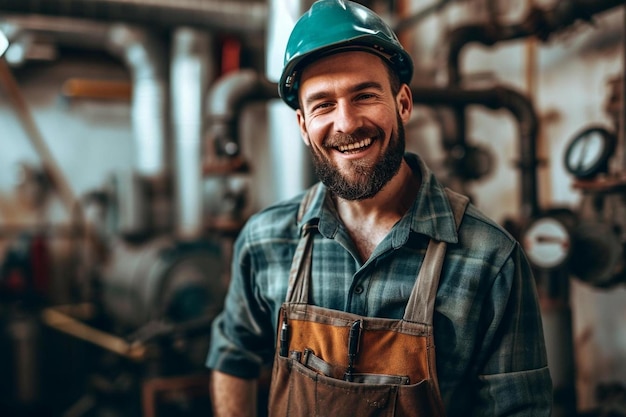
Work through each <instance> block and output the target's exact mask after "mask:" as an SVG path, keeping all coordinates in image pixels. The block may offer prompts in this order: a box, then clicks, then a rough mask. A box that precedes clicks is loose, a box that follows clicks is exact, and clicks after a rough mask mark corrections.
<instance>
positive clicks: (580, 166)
mask: <svg viewBox="0 0 626 417" xmlns="http://www.w3.org/2000/svg"><path fill="white" fill-rule="evenodd" d="M616 142H617V140H616V138H615V134H613V133H611V132H609V131H608V130H607V129H605V128H603V127H599V126H593V127H590V128H587V129H585V130H583V131H582V132H580V133H579V134H577V135H576V136H575V137H574V139H572V141H571V143H570V144H569V146H568V147H567V150H566V152H565V161H564V162H565V168H566V169H567V170H568V171H569V172H570V173H571V174H572V175H574V176H575V177H577V178H580V179H589V178H591V177H594V176H596V175H597V174H600V173H606V172H607V171H608V162H609V159H610V158H611V156H612V155H613V152H614V151H615V146H616Z"/></svg>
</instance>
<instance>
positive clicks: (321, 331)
mask: <svg viewBox="0 0 626 417" xmlns="http://www.w3.org/2000/svg"><path fill="white" fill-rule="evenodd" d="M448 196H449V199H450V202H451V205H452V208H453V211H454V213H455V220H456V224H457V227H458V225H459V224H460V221H461V219H462V216H463V213H464V212H465V207H466V206H467V198H465V197H462V196H460V195H458V194H455V193H453V192H448ZM305 200H308V199H307V198H305ZM302 211H303V210H302V208H301V212H302ZM315 229H316V226H315V225H309V226H305V229H304V232H303V236H302V238H301V239H300V242H299V244H298V247H297V249H296V253H295V255H294V259H293V263H292V268H291V272H290V278H289V288H288V290H287V296H286V299H285V302H284V303H283V305H282V308H281V311H280V314H279V321H278V336H277V346H276V354H275V358H274V368H273V372H272V381H271V387H270V397H269V416H270V417H284V416H289V417H299V416H302V417H305V416H306V417H314V416H315V417H322V416H328V417H348V416H349V417H355V416H356V417H369V416H371V417H374V416H398V417H400V416H406V417H408V416H415V417H419V416H428V417H437V416H444V415H445V412H444V407H443V403H442V400H441V394H440V393H439V386H438V382H437V374H436V370H435V345H434V341H433V326H432V324H433V312H434V306H435V295H436V292H437V287H438V285H439V276H440V273H441V268H442V265H443V259H444V256H445V251H446V244H445V242H439V241H435V240H431V241H430V242H429V245H428V248H427V250H426V255H425V258H424V262H423V265H422V267H421V268H420V271H419V274H418V275H417V280H416V282H415V285H414V287H413V290H412V292H411V295H410V297H409V300H408V303H407V306H406V308H405V311H404V317H403V318H402V319H400V320H396V319H384V318H376V317H361V316H358V315H355V314H350V313H345V312H342V311H337V310H331V309H327V308H322V307H318V306H314V305H309V304H308V301H309V295H308V294H309V284H310V281H311V278H310V276H311V258H312V256H311V253H312V245H313V232H314V230H315Z"/></svg>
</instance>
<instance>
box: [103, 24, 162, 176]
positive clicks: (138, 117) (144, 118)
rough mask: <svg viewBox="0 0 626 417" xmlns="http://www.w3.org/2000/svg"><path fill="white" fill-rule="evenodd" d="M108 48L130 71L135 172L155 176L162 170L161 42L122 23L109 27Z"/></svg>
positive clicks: (145, 32) (142, 31) (160, 174)
mask: <svg viewBox="0 0 626 417" xmlns="http://www.w3.org/2000/svg"><path fill="white" fill-rule="evenodd" d="M108 36H109V37H108V44H107V47H108V49H109V51H110V52H113V53H115V54H116V55H118V56H119V57H120V58H121V59H122V60H123V61H124V62H125V63H126V64H127V65H128V68H129V70H130V72H131V78H132V82H133V95H132V99H131V119H132V128H133V137H134V138H135V141H136V155H137V166H136V168H137V171H138V172H139V174H140V175H142V176H147V177H158V176H162V175H163V174H164V171H165V162H166V156H165V155H166V151H165V144H166V132H167V118H166V117H165V115H166V114H167V71H166V69H167V66H166V61H165V58H164V56H165V52H166V50H165V48H164V47H163V42H162V41H161V40H160V39H157V38H156V36H154V35H152V34H151V33H149V32H148V31H146V30H144V29H139V28H133V27H130V26H127V25H123V24H115V25H112V26H111V29H110V32H109V35H108Z"/></svg>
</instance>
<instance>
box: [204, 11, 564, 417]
mask: <svg viewBox="0 0 626 417" xmlns="http://www.w3.org/2000/svg"><path fill="white" fill-rule="evenodd" d="M412 70H413V65H412V61H411V58H410V56H409V55H408V54H407V53H406V51H405V50H404V49H403V48H402V46H401V45H400V43H399V42H398V39H397V37H396V36H395V34H394V33H393V32H392V31H391V29H390V28H389V27H388V26H387V25H386V24H385V23H384V21H383V20H382V19H381V18H380V17H379V16H377V15H376V14H374V13H373V12H372V11H370V10H369V9H367V8H365V7H363V6H361V5H358V4H356V3H353V2H350V1H346V0H321V1H318V2H316V3H315V4H314V5H313V6H312V7H311V9H310V10H309V11H308V12H307V13H306V14H305V15H303V16H302V18H301V19H300V20H299V21H298V22H297V24H296V26H295V27H294V30H293V32H292V34H291V37H290V39H289V42H288V45H287V50H286V53H285V67H284V70H283V75H282V77H281V80H280V83H279V92H280V95H281V97H282V99H283V100H284V101H285V102H286V103H287V104H288V105H289V106H290V107H292V108H293V109H294V110H295V111H296V117H297V120H298V123H299V126H300V131H301V136H302V139H303V140H304V142H305V144H306V145H307V146H308V148H309V149H310V152H311V157H312V158H313V161H314V165H315V170H316V173H317V175H318V178H319V180H320V182H319V183H318V184H316V185H315V186H313V187H312V188H311V189H309V190H307V192H306V193H304V194H303V195H300V196H298V197H296V198H294V199H292V200H289V201H285V202H281V203H278V204H276V205H274V206H272V207H270V208H268V209H266V210H263V211H262V212H260V213H257V214H256V215H255V216H253V217H252V218H251V219H250V220H249V221H248V223H247V224H246V226H245V227H244V229H243V230H242V232H241V234H240V235H239V237H238V239H237V242H236V244H235V251H234V255H233V268H232V277H231V285H230V289H229V292H228V295H227V298H226V304H225V309H224V311H223V312H222V314H221V315H220V316H219V317H218V318H217V319H216V321H215V323H214V326H213V334H212V344H211V349H210V352H209V356H208V359H207V366H208V367H210V368H211V369H213V379H212V388H211V394H212V400H213V405H214V411H215V415H216V416H218V417H220V416H254V415H255V414H256V408H257V406H256V402H255V399H256V390H257V385H256V384H257V382H256V380H257V378H258V376H259V370H260V369H261V367H262V366H263V365H267V364H273V373H272V382H271V388H270V398H269V415H270V416H290V417H291V416H333V417H342V416H359V417H363V416H444V415H447V416H469V415H475V416H533V417H535V416H548V415H549V414H550V408H551V401H552V386H551V380H550V374H549V371H548V368H547V363H546V353H545V345H544V339H543V333H542V324H541V316H540V313H539V308H538V302H537V295H536V290H535V285H534V280H533V277H532V273H531V270H530V267H529V265H528V262H527V261H526V258H525V256H524V254H523V252H522V250H521V248H520V245H519V244H518V243H517V242H516V241H515V240H514V239H513V238H512V237H511V236H510V235H508V234H507V233H506V232H505V231H504V230H503V229H502V228H500V227H499V226H498V225H497V224H495V223H494V222H493V221H491V220H489V219H488V218H486V217H485V216H484V215H483V214H482V213H481V212H480V211H479V210H478V209H477V208H476V207H474V206H473V205H472V204H469V202H468V199H467V198H466V197H463V196H461V195H459V194H456V193H454V192H452V191H450V190H447V189H445V188H444V187H443V186H442V185H441V184H440V183H439V182H438V181H437V179H436V178H435V177H434V176H433V174H432V172H431V171H430V170H429V169H428V167H427V166H426V165H425V164H424V163H423V161H422V160H421V159H420V158H419V157H418V156H417V155H414V154H409V153H405V132H404V126H405V124H406V123H407V122H408V120H409V117H410V116H411V112H412V110H413V101H412V97H411V90H410V88H409V85H408V84H409V83H410V80H411V76H412Z"/></svg>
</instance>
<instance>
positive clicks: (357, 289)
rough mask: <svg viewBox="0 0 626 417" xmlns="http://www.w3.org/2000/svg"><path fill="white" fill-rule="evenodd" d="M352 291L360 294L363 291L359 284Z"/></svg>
mask: <svg viewBox="0 0 626 417" xmlns="http://www.w3.org/2000/svg"><path fill="white" fill-rule="evenodd" d="M354 292H355V293H356V294H361V293H362V292H363V287H361V286H360V285H359V286H357V287H356V288H354Z"/></svg>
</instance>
